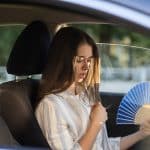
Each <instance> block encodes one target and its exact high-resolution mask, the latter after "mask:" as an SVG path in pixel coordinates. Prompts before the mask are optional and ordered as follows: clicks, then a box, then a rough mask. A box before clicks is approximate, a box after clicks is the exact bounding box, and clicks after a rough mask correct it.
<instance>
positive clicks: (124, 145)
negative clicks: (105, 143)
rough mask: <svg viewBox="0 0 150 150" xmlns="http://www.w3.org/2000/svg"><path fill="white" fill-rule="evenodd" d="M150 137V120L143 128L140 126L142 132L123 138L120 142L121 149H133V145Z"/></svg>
mask: <svg viewBox="0 0 150 150" xmlns="http://www.w3.org/2000/svg"><path fill="white" fill-rule="evenodd" d="M149 135H150V120H149V121H146V122H144V123H143V124H142V125H141V126H140V130H139V131H137V132H135V133H133V134H131V135H128V136H125V137H122V138H121V141H120V149H121V150H126V149H128V148H129V147H131V146H132V145H134V144H135V143H136V142H138V141H140V140H142V139H144V138H145V137H147V136H149Z"/></svg>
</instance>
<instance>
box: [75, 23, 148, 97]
mask: <svg viewBox="0 0 150 150" xmlns="http://www.w3.org/2000/svg"><path fill="white" fill-rule="evenodd" d="M72 26H75V27H77V28H80V29H81V30H84V31H85V32H87V33H88V34H89V35H90V36H91V37H92V38H94V39H95V41H96V43H97V47H98V49H99V53H100V59H101V65H102V68H101V84H100V91H102V92H111V93H123V94H124V93H127V92H128V91H129V89H130V88H132V87H133V86H134V85H135V84H137V83H138V82H143V81H150V77H149V73H150V67H149V66H150V59H149V58H150V41H149V38H148V36H146V35H142V34H140V33H137V32H133V31H130V30H129V29H127V28H122V27H120V26H116V25H114V24H73V25H72Z"/></svg>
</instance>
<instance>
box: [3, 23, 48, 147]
mask: <svg viewBox="0 0 150 150" xmlns="http://www.w3.org/2000/svg"><path fill="white" fill-rule="evenodd" d="M50 40H51V37H50V33H49V30H48V28H47V27H46V25H45V24H44V23H43V22H41V21H34V22H32V23H31V24H29V25H28V26H27V27H26V28H25V29H24V30H23V31H22V33H21V34H20V36H19V37H18V39H17V41H16V43H15V45H14V47H13V49H12V51H11V54H10V57H9V59H8V63H7V71H8V73H11V74H13V75H17V76H28V75H33V74H40V73H42V71H43V68H44V65H45V62H46V59H47V52H48V48H49V44H50ZM38 86H39V81H38V80H34V79H25V80H14V81H9V82H5V83H3V84H1V85H0V116H2V118H3V119H4V121H5V122H6V124H7V126H8V128H9V130H10V132H11V133H12V135H13V137H14V138H15V139H16V140H17V141H18V142H19V143H20V144H21V145H25V146H38V147H49V146H48V143H47V141H46V139H45V137H44V136H43V134H42V131H41V129H40V127H39V125H38V122H37V120H36V118H35V115H34V108H33V106H34V103H35V100H36V96H37V92H38Z"/></svg>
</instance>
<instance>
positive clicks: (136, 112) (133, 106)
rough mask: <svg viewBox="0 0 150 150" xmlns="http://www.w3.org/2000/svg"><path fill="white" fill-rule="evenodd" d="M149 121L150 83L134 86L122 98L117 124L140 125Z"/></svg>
mask: <svg viewBox="0 0 150 150" xmlns="http://www.w3.org/2000/svg"><path fill="white" fill-rule="evenodd" d="M147 119H150V83H149V82H142V83H139V84H137V85H135V86H134V87H133V88H132V89H131V90H129V92H128V93H127V94H126V95H125V96H124V97H123V99H122V101H121V103H120V106H119V108H118V112H117V118H116V122H117V124H141V123H142V122H143V121H145V120H147Z"/></svg>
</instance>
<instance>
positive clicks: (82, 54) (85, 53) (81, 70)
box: [74, 44, 93, 82]
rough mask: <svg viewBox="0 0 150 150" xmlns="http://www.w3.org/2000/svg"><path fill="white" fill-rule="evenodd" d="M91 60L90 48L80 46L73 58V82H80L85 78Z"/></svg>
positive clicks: (88, 46)
mask: <svg viewBox="0 0 150 150" xmlns="http://www.w3.org/2000/svg"><path fill="white" fill-rule="evenodd" d="M92 59H93V54H92V47H91V46H90V45H88V44H81V45H80V46H79V47H78V49H77V56H75V63H74V70H75V72H74V76H75V82H82V81H83V80H84V79H85V78H86V76H87V73H88V70H89V68H90V65H91V61H92Z"/></svg>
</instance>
